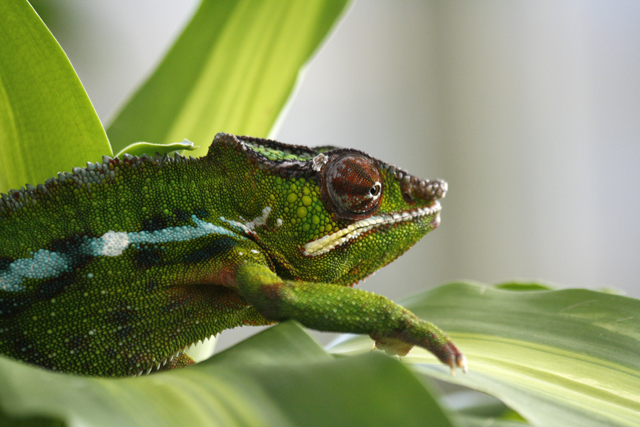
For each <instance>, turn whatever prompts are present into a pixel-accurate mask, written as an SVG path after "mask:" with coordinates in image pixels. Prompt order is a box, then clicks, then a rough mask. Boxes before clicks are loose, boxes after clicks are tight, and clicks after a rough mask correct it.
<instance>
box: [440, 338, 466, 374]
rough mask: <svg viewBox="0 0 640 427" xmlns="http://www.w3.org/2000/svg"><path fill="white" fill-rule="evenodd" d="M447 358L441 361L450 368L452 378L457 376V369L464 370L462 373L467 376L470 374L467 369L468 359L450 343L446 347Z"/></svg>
mask: <svg viewBox="0 0 640 427" xmlns="http://www.w3.org/2000/svg"><path fill="white" fill-rule="evenodd" d="M445 348H446V350H445V356H444V358H441V359H440V360H441V361H442V362H443V363H444V364H445V365H447V366H449V368H450V370H451V376H452V377H455V376H456V368H460V369H462V372H463V373H464V374H466V373H467V372H468V370H469V369H468V367H467V358H466V357H465V356H464V354H462V353H461V352H460V350H458V348H457V347H456V346H455V345H454V344H453V343H452V342H449V343H447V344H446V346H445Z"/></svg>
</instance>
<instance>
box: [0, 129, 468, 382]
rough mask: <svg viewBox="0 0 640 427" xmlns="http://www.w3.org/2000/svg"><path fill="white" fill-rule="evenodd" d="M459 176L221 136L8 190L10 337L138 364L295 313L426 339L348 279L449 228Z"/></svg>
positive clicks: (95, 371) (54, 363)
mask: <svg viewBox="0 0 640 427" xmlns="http://www.w3.org/2000/svg"><path fill="white" fill-rule="evenodd" d="M445 192H446V183H444V182H443V181H422V180H419V179H417V178H415V177H412V176H410V175H408V174H407V173H406V172H404V171H401V170H399V169H396V168H394V167H393V166H390V165H387V164H385V163H383V162H381V161H379V160H376V159H374V158H371V157H369V156H368V155H366V154H364V153H361V152H359V151H356V150H347V149H337V148H334V147H321V148H316V149H311V148H307V147H303V146H292V145H286V144H281V143H278V142H275V141H268V140H262V139H256V138H250V137H236V136H233V135H226V134H218V135H217V136H216V138H215V139H214V142H213V144H212V145H211V147H210V149H209V153H208V154H207V156H205V157H202V158H199V159H193V158H188V159H187V158H184V157H181V156H175V158H169V157H167V156H164V157H160V156H157V157H149V156H142V157H141V158H138V157H132V156H127V155H125V156H123V158H121V159H110V158H108V157H105V158H104V159H103V162H102V163H99V164H91V163H90V164H87V167H86V168H74V170H73V173H66V174H59V175H58V178H53V179H50V180H47V182H46V183H45V184H44V185H38V186H37V187H33V186H30V185H29V186H27V189H26V190H18V191H14V190H12V191H10V192H9V194H8V195H4V194H3V195H2V200H1V201H0V351H1V352H2V353H3V354H5V355H7V356H10V357H12V358H15V359H18V360H22V361H25V362H28V363H32V364H36V365H39V366H42V367H45V368H48V369H52V370H57V371H63V372H72V373H76V374H82V375H99V376H127V375H136V374H139V373H142V372H150V371H151V370H153V369H172V368H176V367H181V366H185V365H188V364H191V363H193V361H192V360H191V359H190V358H189V357H188V356H186V355H184V354H182V353H183V352H184V350H185V349H186V348H187V347H188V346H190V345H191V344H192V343H195V342H198V341H199V340H202V339H205V338H208V337H210V336H212V335H214V334H217V333H219V332H221V331H222V330H224V329H228V328H233V327H236V326H240V325H266V324H271V323H273V322H278V321H284V320H287V319H295V320H297V321H299V322H301V323H302V324H303V325H305V326H307V327H309V328H313V329H319V330H323V331H336V332H352V333H362V334H369V335H370V336H371V337H372V338H373V339H374V340H375V341H376V346H377V347H378V348H381V349H384V350H386V351H387V352H389V353H391V354H400V355H404V354H406V353H407V352H408V351H409V350H410V349H411V348H412V346H414V345H417V346H421V347H424V348H426V349H427V350H429V351H431V352H433V353H434V354H435V355H436V356H437V357H438V358H439V359H440V360H441V361H442V362H443V363H445V364H447V365H449V366H450V367H451V369H452V370H453V369H454V368H455V367H456V366H458V367H461V368H463V370H465V369H466V364H465V359H464V356H463V355H462V354H461V353H460V352H459V351H458V349H457V348H456V347H455V345H454V344H453V343H452V342H451V340H450V339H449V338H448V337H447V336H446V335H445V334H444V333H443V332H442V331H440V330H439V329H438V328H437V327H435V326H434V325H432V324H430V323H428V322H426V321H424V320H422V319H419V318H418V317H416V316H415V315H413V314H412V313H410V312H409V311H407V310H405V309H403V308H402V307H400V306H398V305H396V304H394V303H392V302H391V301H389V300H387V299H386V298H384V297H381V296H378V295H375V294H373V293H370V292H365V291H362V290H357V289H353V288H351V287H350V286H351V285H353V284H354V283H356V282H358V281H359V280H361V279H363V278H365V277H366V276H368V275H370V274H371V273H373V272H374V271H375V270H377V269H378V268H380V267H382V266H384V265H386V264H388V263H389V262H391V261H393V260H394V259H395V258H397V257H398V256H399V255H401V254H402V253H404V252H405V251H406V250H407V249H409V248H410V247H411V246H412V245H413V244H415V243H416V242H417V241H418V240H419V239H420V238H422V237H423V236H424V235H425V234H427V233H428V232H429V231H431V230H432V229H434V228H435V227H437V225H438V223H439V211H440V205H439V203H438V201H437V200H438V199H439V198H441V197H443V196H444V193H445Z"/></svg>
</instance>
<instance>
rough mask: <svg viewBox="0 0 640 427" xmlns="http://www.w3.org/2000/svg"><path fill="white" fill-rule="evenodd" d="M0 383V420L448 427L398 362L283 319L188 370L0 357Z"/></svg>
mask: <svg viewBox="0 0 640 427" xmlns="http://www.w3.org/2000/svg"><path fill="white" fill-rule="evenodd" d="M0 383H1V384H2V385H3V386H2V387H0V408H1V412H2V413H4V414H0V420H1V419H3V418H2V415H4V418H5V419H6V418H8V419H15V418H16V417H27V416H34V415H36V414H37V415H38V416H41V417H43V414H45V415H46V416H47V417H49V418H50V419H51V420H63V421H64V422H66V423H67V424H69V423H71V422H72V421H73V422H74V423H75V424H76V425H79V424H81V425H92V426H116V425H117V426H120V427H128V426H159V425H161V426H186V425H188V426H205V425H206V426H274V427H276V426H277V427H287V426H291V427H293V426H301V425H304V426H329V425H366V426H390V425H407V426H410V425H421V426H434V427H447V426H451V425H453V424H452V423H451V421H450V420H449V416H448V415H447V414H446V413H445V412H444V411H443V410H442V408H441V407H440V406H439V404H438V403H437V401H436V400H435V399H434V397H433V396H432V395H431V393H430V392H429V391H428V390H427V388H426V387H425V385H424V384H423V383H422V382H421V381H420V380H419V379H418V378H416V377H415V375H414V374H413V373H411V372H410V371H409V370H408V369H407V368H406V367H405V366H403V365H402V364H400V363H398V362H397V361H395V360H393V359H391V358H387V357H384V356H382V355H379V354H367V355H364V356H361V357H357V358H342V359H337V360H336V359H334V358H332V357H331V356H330V355H328V354H327V353H326V352H325V351H324V350H323V349H322V348H321V347H319V346H318V344H317V343H315V342H314V341H313V339H311V338H310V337H309V335H307V333H306V332H304V330H302V328H300V327H299V326H298V325H297V324H295V323H293V322H288V323H284V324H281V325H278V326H277V327H274V328H270V329H267V330H266V331H264V332H262V333H260V334H258V335H256V336H254V337H252V338H250V339H248V340H247V341H244V342H242V343H240V344H239V345H237V346H235V347H233V348H231V349H229V350H227V351H225V352H222V353H220V354H218V355H215V356H213V357H212V358H210V359H208V360H207V361H205V362H202V363H200V364H197V365H195V366H192V367H189V368H184V369H179V370H175V371H171V372H164V373H159V374H153V375H151V376H147V377H141V378H131V379H123V380H122V379H121V380H113V379H100V378H83V377H77V376H73V375H61V374H54V373H51V372H45V371H42V370H40V369H37V368H32V367H30V366H26V365H22V364H18V363H16V362H12V361H9V360H7V359H4V358H1V359H0ZM52 423H53V421H52ZM54 425H55V424H54Z"/></svg>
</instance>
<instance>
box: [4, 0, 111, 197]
mask: <svg viewBox="0 0 640 427" xmlns="http://www.w3.org/2000/svg"><path fill="white" fill-rule="evenodd" d="M103 154H111V148H110V146H109V142H108V140H107V136H106V134H105V132H104V129H103V128H102V124H101V123H100V119H99V118H98V116H97V114H96V112H95V110H94V109H93V106H92V105H91V101H89V97H88V96H87V94H86V92H85V90H84V88H83V87H82V84H81V83H80V80H79V79H78V76H77V75H76V73H75V71H74V70H73V67H72V66H71V63H70V62H69V60H68V59H67V57H66V55H65V54H64V52H63V51H62V48H61V47H60V45H58V42H57V41H56V40H55V39H54V38H53V36H52V35H51V33H50V32H49V30H48V29H47V27H46V26H45V25H44V23H43V22H42V21H41V20H40V18H39V17H38V15H37V14H36V13H35V11H34V10H33V9H32V8H31V6H30V5H29V3H28V2H27V1H26V0H7V1H2V2H0V191H1V192H4V191H6V190H8V189H9V188H20V187H21V186H23V185H25V184H26V183H30V184H38V183H41V182H43V181H44V180H45V179H47V178H50V177H52V176H53V175H54V174H55V173H56V172H58V171H63V170H71V168H72V167H74V166H83V165H84V163H86V162H87V161H96V160H99V159H100V157H101V156H102V155H103Z"/></svg>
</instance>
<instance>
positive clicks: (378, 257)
mask: <svg viewBox="0 0 640 427" xmlns="http://www.w3.org/2000/svg"><path fill="white" fill-rule="evenodd" d="M219 138H224V139H225V140H227V141H228V142H232V141H231V140H230V139H233V140H234V141H233V145H235V148H236V149H238V148H240V149H241V150H242V151H244V152H245V154H246V155H247V158H248V159H249V160H250V161H251V163H252V164H254V165H255V164H257V165H258V166H259V167H258V168H257V169H259V170H260V172H259V173H258V174H255V173H254V174H252V175H251V176H252V179H249V180H246V181H244V182H242V183H238V184H236V185H243V186H245V187H249V186H250V187H251V188H261V190H260V191H258V192H256V191H253V194H254V195H255V196H257V197H258V198H259V199H261V201H260V203H259V204H258V206H257V207H256V208H255V209H256V212H259V209H263V208H264V205H268V207H269V217H268V219H267V220H266V221H265V226H264V227H257V228H255V237H256V239H257V240H258V241H259V242H261V243H262V244H263V247H264V248H265V251H266V252H267V253H268V254H269V256H270V258H271V260H272V262H273V263H274V264H275V265H276V268H277V267H278V266H280V267H282V268H281V269H279V270H281V271H283V272H284V271H286V272H288V273H289V274H290V275H291V276H292V278H296V279H304V280H323V281H331V282H333V283H343V284H352V283H355V282H357V281H358V280H361V279H362V278H364V277H366V276H368V275H370V274H371V273H373V272H374V271H375V270H377V269H379V268H380V267H382V266H384V265H386V264H388V263H389V262H391V261H393V260H394V259H395V258H397V257H398V256H400V255H401V254H402V253H404V252H405V251H406V250H408V249H409V248H410V247H411V246H412V245H414V244H415V243H416V242H417V241H418V240H420V239H421V238H422V237H423V236H424V235H425V234H427V233H428V232H429V231H431V230H433V229H435V228H436V227H437V226H438V225H439V223H440V209H441V207H440V203H439V202H438V200H439V199H441V198H443V197H444V196H445V194H446V191H447V183H446V182H444V181H442V180H433V181H428V180H422V179H418V178H416V177H414V176H411V175H410V174H408V173H407V172H405V171H403V170H401V169H399V168H396V167H394V166H392V165H389V164H387V163H384V162H382V161H380V160H378V159H375V158H373V157H371V156H369V155H367V154H365V153H363V152H361V151H357V150H353V149H340V148H336V147H329V146H327V147H317V148H314V149H311V148H308V147H303V146H292V145H286V144H282V143H278V142H275V141H268V140H263V139H256V138H249V137H235V136H232V135H224V134H222V135H219V136H218V137H216V139H219ZM252 169H255V168H252ZM232 191H233V192H235V194H246V193H247V191H246V190H238V189H234V190H232ZM238 204H240V203H238ZM245 204H246V203H245Z"/></svg>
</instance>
